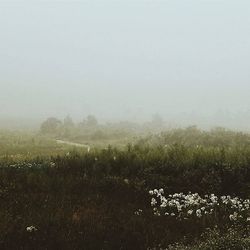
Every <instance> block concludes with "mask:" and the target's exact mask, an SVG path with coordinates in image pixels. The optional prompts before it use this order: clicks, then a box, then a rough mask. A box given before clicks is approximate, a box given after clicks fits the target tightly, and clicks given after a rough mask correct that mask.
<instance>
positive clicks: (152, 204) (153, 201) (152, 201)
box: [151, 198, 157, 206]
mask: <svg viewBox="0 0 250 250" xmlns="http://www.w3.org/2000/svg"><path fill="white" fill-rule="evenodd" d="M156 204H157V201H156V199H155V198H152V199H151V206H155V205H156Z"/></svg>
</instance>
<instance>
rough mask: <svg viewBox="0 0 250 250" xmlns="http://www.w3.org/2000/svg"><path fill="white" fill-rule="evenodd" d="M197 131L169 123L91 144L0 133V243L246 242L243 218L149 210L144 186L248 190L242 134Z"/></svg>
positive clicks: (217, 245)
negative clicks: (127, 140) (155, 130)
mask: <svg viewBox="0 0 250 250" xmlns="http://www.w3.org/2000/svg"><path fill="white" fill-rule="evenodd" d="M204 133H205V132H201V131H198V130H194V129H191V130H190V129H189V130H180V131H172V132H167V133H164V134H160V135H156V136H150V137H148V138H142V139H140V140H139V141H138V142H137V143H134V144H133V145H132V144H128V145H127V146H126V147H125V148H124V147H123V148H119V149H118V148H116V147H115V146H109V147H107V148H106V149H103V148H98V147H97V148H92V149H91V150H90V152H87V150H82V149H81V150H78V149H75V150H72V147H68V146H66V145H58V144H56V143H55V142H54V140H51V139H49V138H47V137H43V136H41V135H39V136H38V135H36V134H23V133H11V132H8V133H7V132H2V133H0V135H1V137H0V138H1V140H0V141H1V142H0V143H1V148H0V155H1V158H0V166H1V167H0V199H1V203H0V249H147V248H148V249H178V250H179V249H194V250H195V249H250V243H249V228H248V225H247V224H244V225H243V224H241V223H230V222H229V223H219V224H218V223H217V222H215V221H214V222H212V223H210V224H209V225H208V224H204V223H203V222H202V221H200V220H191V221H190V220H183V221H178V220H176V219H175V218H170V217H166V216H155V215H154V213H153V211H152V207H151V205H150V200H151V197H150V196H149V194H148V191H149V190H150V189H152V188H164V190H165V192H166V195H168V194H171V193H175V192H184V193H188V192H189V191H191V192H198V193H199V194H201V195H204V194H209V193H215V194H217V195H232V196H239V197H241V198H244V199H246V198H249V195H250V145H248V137H249V136H248V135H247V134H246V135H245V136H240V138H241V139H239V140H238V139H236V138H239V134H238V133H234V132H231V131H222V130H219V131H216V132H215V131H211V132H206V133H205V135H204ZM215 133H218V136H216V135H215ZM169 134H171V138H172V139H171V140H170V139H169ZM184 137H185V138H184ZM166 138H168V139H166ZM194 138H196V139H194ZM62 139H64V138H62ZM166 140H167V141H168V144H167V146H166ZM195 140H196V141H197V142H199V143H198V144H199V146H198V147H197V144H195ZM27 152H30V154H28V153H27ZM11 155H13V157H11ZM17 156H18V157H17ZM139 209H140V210H142V213H140V215H138V214H137V213H136V212H137V211H138V210H139ZM30 226H34V227H35V228H36V229H37V230H36V231H34V232H29V231H27V227H30ZM208 227H209V228H210V229H209V230H208ZM223 247H224V248H223Z"/></svg>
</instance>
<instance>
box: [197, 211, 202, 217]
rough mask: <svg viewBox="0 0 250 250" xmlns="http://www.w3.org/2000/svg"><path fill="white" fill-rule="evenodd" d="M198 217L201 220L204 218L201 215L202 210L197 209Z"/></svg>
mask: <svg viewBox="0 0 250 250" xmlns="http://www.w3.org/2000/svg"><path fill="white" fill-rule="evenodd" d="M196 216H197V217H198V218H201V217H202V214H201V210H200V209H197V210H196Z"/></svg>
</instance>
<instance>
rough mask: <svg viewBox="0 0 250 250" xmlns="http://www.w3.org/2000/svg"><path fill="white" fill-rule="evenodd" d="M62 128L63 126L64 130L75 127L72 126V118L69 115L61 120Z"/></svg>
mask: <svg viewBox="0 0 250 250" xmlns="http://www.w3.org/2000/svg"><path fill="white" fill-rule="evenodd" d="M63 126H64V127H65V128H72V127H74V126H75V124H74V122H73V120H72V118H71V117H70V116H69V115H67V116H66V117H65V118H64V120H63Z"/></svg>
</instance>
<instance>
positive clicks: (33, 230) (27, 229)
mask: <svg viewBox="0 0 250 250" xmlns="http://www.w3.org/2000/svg"><path fill="white" fill-rule="evenodd" d="M37 230H38V229H37V228H36V227H35V226H29V227H26V231H27V232H29V233H32V232H35V231H37Z"/></svg>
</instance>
